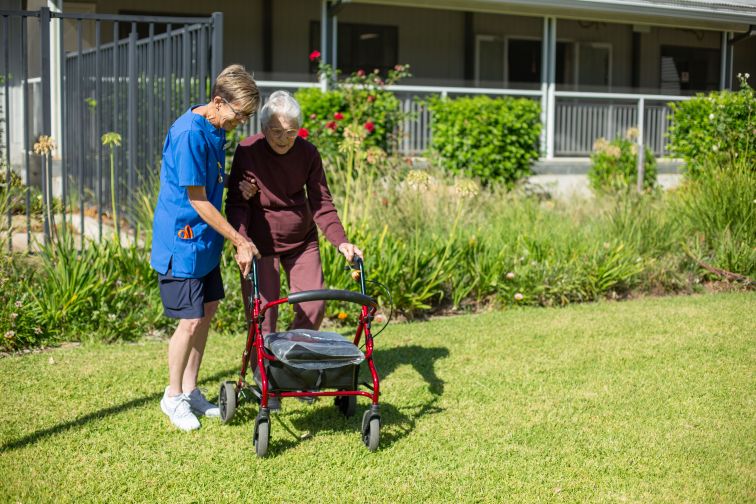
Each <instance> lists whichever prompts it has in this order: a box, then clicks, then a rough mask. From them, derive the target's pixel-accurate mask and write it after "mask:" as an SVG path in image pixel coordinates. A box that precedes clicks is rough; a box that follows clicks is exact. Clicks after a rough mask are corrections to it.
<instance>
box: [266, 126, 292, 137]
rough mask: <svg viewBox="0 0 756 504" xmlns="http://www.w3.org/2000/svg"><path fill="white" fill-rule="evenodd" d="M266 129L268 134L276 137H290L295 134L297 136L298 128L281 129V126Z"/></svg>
mask: <svg viewBox="0 0 756 504" xmlns="http://www.w3.org/2000/svg"><path fill="white" fill-rule="evenodd" d="M268 131H270V134H271V135H273V136H274V137H276V138H284V137H286V138H288V139H292V138H294V137H295V136H297V133H299V130H297V129H283V128H270V129H269V130H268Z"/></svg>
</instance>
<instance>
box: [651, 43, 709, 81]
mask: <svg viewBox="0 0 756 504" xmlns="http://www.w3.org/2000/svg"><path fill="white" fill-rule="evenodd" d="M720 58H721V55H720V51H719V50H718V49H705V48H700V47H680V46H661V70H660V73H659V75H660V82H659V87H660V88H661V89H662V90H663V91H670V92H679V91H688V90H689V91H712V90H714V89H717V88H718V87H719V65H720Z"/></svg>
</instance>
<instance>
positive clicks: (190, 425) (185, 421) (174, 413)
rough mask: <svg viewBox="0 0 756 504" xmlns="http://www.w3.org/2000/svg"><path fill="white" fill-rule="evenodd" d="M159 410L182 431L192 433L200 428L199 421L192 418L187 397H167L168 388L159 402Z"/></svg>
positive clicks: (183, 395) (181, 395) (194, 417)
mask: <svg viewBox="0 0 756 504" xmlns="http://www.w3.org/2000/svg"><path fill="white" fill-rule="evenodd" d="M160 409H161V410H163V413H165V414H166V415H168V418H170V419H171V423H172V424H173V425H175V426H176V427H178V428H179V429H181V430H182V431H192V430H196V429H199V428H200V423H199V420H197V417H196V416H194V414H193V413H192V410H191V408H190V407H189V396H187V395H186V394H179V395H177V396H169V395H168V387H166V389H165V394H163V398H162V399H161V400H160Z"/></svg>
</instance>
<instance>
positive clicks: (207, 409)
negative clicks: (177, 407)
mask: <svg viewBox="0 0 756 504" xmlns="http://www.w3.org/2000/svg"><path fill="white" fill-rule="evenodd" d="M187 397H188V398H189V407H190V408H191V409H192V413H194V414H195V415H205V416H206V417H211V418H217V417H220V408H219V407H218V406H216V405H215V404H213V403H211V402H210V401H208V400H207V399H205V396H203V395H202V391H201V390H200V389H198V388H196V389H194V390H192V392H191V393H190V394H189V395H188V396H187Z"/></svg>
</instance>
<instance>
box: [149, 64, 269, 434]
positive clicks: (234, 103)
mask: <svg viewBox="0 0 756 504" xmlns="http://www.w3.org/2000/svg"><path fill="white" fill-rule="evenodd" d="M211 96H212V100H211V101H210V103H208V104H206V105H198V106H193V107H191V108H190V109H189V110H187V111H186V112H185V113H184V114H183V115H182V116H181V117H179V118H178V119H176V122H174V123H173V125H172V126H171V129H170V130H169V131H168V135H167V136H166V138H165V144H164V146H163V161H162V165H161V168H160V194H159V196H158V201H157V207H156V208H155V218H154V221H153V229H152V255H151V257H150V264H151V265H152V267H153V268H154V269H155V270H156V271H157V272H158V282H159V285H160V297H161V299H162V301H163V309H164V312H165V314H166V315H167V316H168V317H172V318H176V319H178V326H177V327H176V331H175V332H174V333H173V336H172V337H171V340H170V343H169V345H168V375H169V385H168V387H167V388H166V389H165V393H164V395H163V398H162V400H161V401H160V408H161V409H162V410H163V412H164V413H165V414H166V415H167V416H168V418H169V419H170V421H171V423H173V425H175V426H176V427H178V428H179V429H181V430H183V431H191V430H195V429H199V427H200V423H199V420H198V418H197V417H198V416H207V417H219V416H220V411H219V410H218V408H217V406H215V405H214V404H211V403H210V402H209V401H208V400H207V399H206V398H205V397H204V396H203V395H202V392H201V391H200V390H199V389H198V388H197V375H198V374H199V368H200V364H201V363H202V355H203V353H204V351H205V343H206V342H207V334H208V330H209V328H210V321H211V320H212V318H213V315H215V311H216V309H217V308H218V301H219V300H220V299H222V298H223V297H224V295H225V293H224V291H223V280H222V278H221V273H220V258H221V252H222V250H223V240H224V238H226V239H228V240H230V241H231V242H232V243H233V244H234V246H235V247H236V262H237V263H238V264H239V268H240V269H241V271H242V273H243V274H244V275H245V276H246V274H247V273H249V270H250V268H251V264H252V258H253V257H254V256H257V257H259V253H258V251H257V248H256V247H255V245H254V244H253V243H252V242H251V241H250V240H249V239H248V238H245V237H243V236H242V235H241V234H239V233H238V232H237V231H236V230H234V228H233V227H231V225H230V224H229V223H228V222H227V221H226V219H225V218H224V217H223V215H221V213H220V210H221V202H222V199H223V185H224V180H225V177H226V174H225V172H224V163H225V152H224V150H223V147H224V145H225V143H226V132H227V131H231V130H233V129H234V128H236V127H237V126H239V125H240V124H244V123H245V122H247V121H248V120H249V118H250V117H251V116H252V114H254V113H255V112H256V111H257V107H258V104H259V101H260V93H259V91H258V89H257V85H256V84H255V81H254V79H252V76H251V75H250V74H249V73H248V72H247V71H246V70H245V69H244V67H243V66H241V65H231V66H229V67H227V68H225V69H224V70H223V71H222V72H221V73H220V75H218V77H217V78H216V80H215V84H214V86H213V89H212V93H211Z"/></svg>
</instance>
